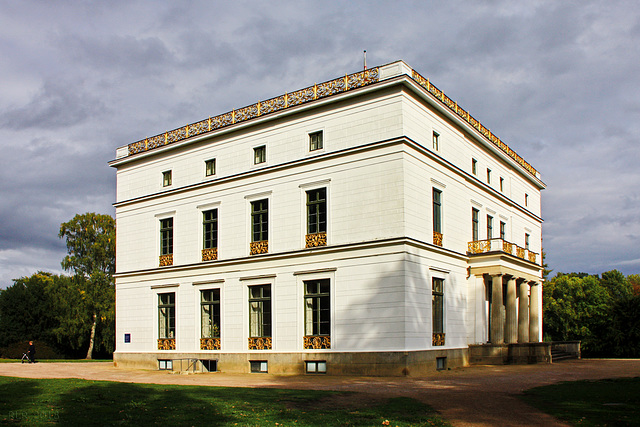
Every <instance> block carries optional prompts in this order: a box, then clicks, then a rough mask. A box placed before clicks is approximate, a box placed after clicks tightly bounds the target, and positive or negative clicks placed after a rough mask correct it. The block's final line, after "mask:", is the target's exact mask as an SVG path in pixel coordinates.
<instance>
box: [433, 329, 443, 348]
mask: <svg viewBox="0 0 640 427" xmlns="http://www.w3.org/2000/svg"><path fill="white" fill-rule="evenodd" d="M431 345H433V346H441V345H444V332H438V333H434V334H433V339H432V340H431Z"/></svg>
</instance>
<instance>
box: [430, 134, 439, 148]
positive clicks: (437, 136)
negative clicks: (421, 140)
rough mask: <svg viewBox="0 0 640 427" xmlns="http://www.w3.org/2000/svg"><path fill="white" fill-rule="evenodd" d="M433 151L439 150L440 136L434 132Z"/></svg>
mask: <svg viewBox="0 0 640 427" xmlns="http://www.w3.org/2000/svg"><path fill="white" fill-rule="evenodd" d="M432 139H433V149H434V150H436V151H438V150H439V149H440V134H439V133H438V132H436V131H433V136H432Z"/></svg>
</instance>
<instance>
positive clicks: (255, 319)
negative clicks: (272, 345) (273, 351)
mask: <svg viewBox="0 0 640 427" xmlns="http://www.w3.org/2000/svg"><path fill="white" fill-rule="evenodd" d="M249 336H250V337H252V338H260V337H271V285H259V286H250V287H249Z"/></svg>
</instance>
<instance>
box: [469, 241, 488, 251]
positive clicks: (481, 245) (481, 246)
mask: <svg viewBox="0 0 640 427" xmlns="http://www.w3.org/2000/svg"><path fill="white" fill-rule="evenodd" d="M489 250H491V242H490V241H489V240H475V241H473V242H469V252H470V253H472V254H482V253H485V252H489Z"/></svg>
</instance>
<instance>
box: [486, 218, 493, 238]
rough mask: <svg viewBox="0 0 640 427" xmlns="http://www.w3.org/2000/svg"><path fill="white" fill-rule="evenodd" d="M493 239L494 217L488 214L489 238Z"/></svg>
mask: <svg viewBox="0 0 640 427" xmlns="http://www.w3.org/2000/svg"><path fill="white" fill-rule="evenodd" d="M490 239H493V217H492V216H491V215H487V240H490Z"/></svg>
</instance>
